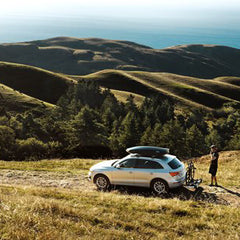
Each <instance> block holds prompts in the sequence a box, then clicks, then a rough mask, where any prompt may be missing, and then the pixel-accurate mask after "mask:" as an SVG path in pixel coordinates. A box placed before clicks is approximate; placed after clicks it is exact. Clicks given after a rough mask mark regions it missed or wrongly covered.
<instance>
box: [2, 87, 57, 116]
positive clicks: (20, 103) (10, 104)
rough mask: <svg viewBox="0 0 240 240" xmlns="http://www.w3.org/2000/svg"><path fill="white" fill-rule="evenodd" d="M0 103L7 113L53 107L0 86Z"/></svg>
mask: <svg viewBox="0 0 240 240" xmlns="http://www.w3.org/2000/svg"><path fill="white" fill-rule="evenodd" d="M0 103H1V104H2V105H4V107H5V109H6V110H7V111H17V112H20V111H24V110H28V109H32V108H37V107H42V108H49V107H53V106H54V105H53V104H50V103H47V102H44V101H41V100H39V99H36V98H33V97H30V96H28V95H26V94H23V93H20V92H18V91H16V90H13V89H12V88H10V87H7V86H5V85H3V84H0Z"/></svg>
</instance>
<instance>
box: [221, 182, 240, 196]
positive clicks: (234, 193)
mask: <svg viewBox="0 0 240 240" xmlns="http://www.w3.org/2000/svg"><path fill="white" fill-rule="evenodd" d="M218 187H219V188H222V189H224V190H225V191H227V192H228V193H231V194H233V195H236V196H237V197H240V193H238V192H234V191H232V190H231V189H228V188H225V187H223V186H220V185H218Z"/></svg>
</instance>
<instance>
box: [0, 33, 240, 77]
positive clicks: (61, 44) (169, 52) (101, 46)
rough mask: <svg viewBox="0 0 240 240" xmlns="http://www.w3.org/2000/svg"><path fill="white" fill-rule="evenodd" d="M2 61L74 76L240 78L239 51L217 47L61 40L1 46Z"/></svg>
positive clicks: (91, 39) (99, 40) (95, 39)
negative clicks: (129, 73) (112, 72)
mask: <svg viewBox="0 0 240 240" xmlns="http://www.w3.org/2000/svg"><path fill="white" fill-rule="evenodd" d="M0 61H7V62H16V63H23V64H28V65H32V66H37V67H41V68H45V69H48V70H51V71H55V72H62V73H66V74H75V75H76V74H77V75H83V74H89V73H93V72H96V71H99V70H103V69H109V68H111V69H119V70H135V71H136V70H141V71H151V72H170V73H176V74H181V75H187V76H194V77H200V78H214V77H218V76H240V50H239V49H235V48H230V47H224V46H215V45H183V46H176V47H171V48H165V49H152V48H150V47H147V46H143V45H139V44H136V43H132V42H127V41H116V40H115V41H114V40H106V39H97V38H88V39H79V38H70V37H58V38H52V39H47V40H39V41H32V42H24V43H12V44H1V45H0Z"/></svg>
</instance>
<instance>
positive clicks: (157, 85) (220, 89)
mask: <svg viewBox="0 0 240 240" xmlns="http://www.w3.org/2000/svg"><path fill="white" fill-rule="evenodd" d="M71 77H72V78H74V79H78V80H81V79H85V80H89V81H96V82H98V83H99V84H100V85H101V86H104V87H108V88H110V89H115V90H121V91H127V92H132V93H135V94H139V95H142V96H149V95H151V94H154V93H159V94H161V95H163V96H165V97H168V98H170V99H173V100H174V101H175V102H178V103H180V104H182V105H187V106H193V107H196V108H204V109H207V110H211V109H219V108H221V107H222V106H223V104H224V103H228V102H235V103H240V87H239V86H237V84H236V83H237V82H238V81H239V79H238V78H235V77H225V78H224V79H225V81H222V80H221V79H222V78H216V79H199V78H193V77H187V76H181V75H176V74H170V73H154V72H141V71H120V70H103V71H100V72H96V73H93V74H89V75H86V76H71ZM231 81H235V85H234V84H232V83H230V82H231Z"/></svg>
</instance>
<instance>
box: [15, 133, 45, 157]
mask: <svg viewBox="0 0 240 240" xmlns="http://www.w3.org/2000/svg"><path fill="white" fill-rule="evenodd" d="M47 155H48V145H47V144H45V143H43V142H42V141H39V140H37V139H36V138H28V139H26V140H17V151H16V159H17V160H39V159H42V158H44V157H47Z"/></svg>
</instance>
